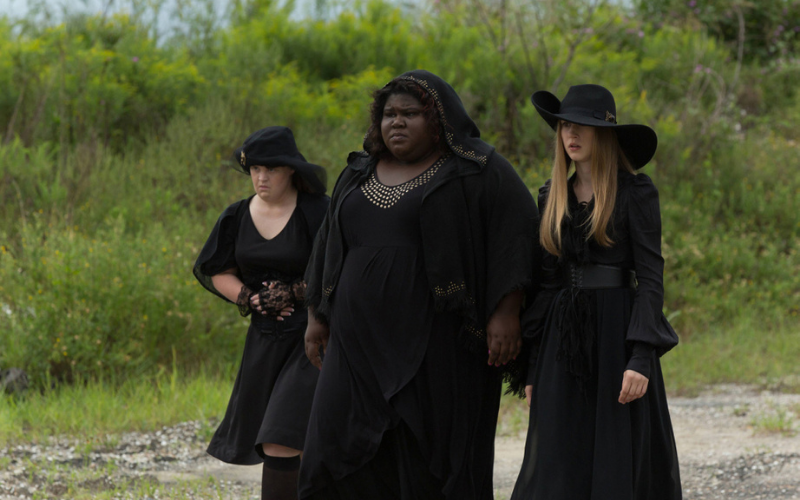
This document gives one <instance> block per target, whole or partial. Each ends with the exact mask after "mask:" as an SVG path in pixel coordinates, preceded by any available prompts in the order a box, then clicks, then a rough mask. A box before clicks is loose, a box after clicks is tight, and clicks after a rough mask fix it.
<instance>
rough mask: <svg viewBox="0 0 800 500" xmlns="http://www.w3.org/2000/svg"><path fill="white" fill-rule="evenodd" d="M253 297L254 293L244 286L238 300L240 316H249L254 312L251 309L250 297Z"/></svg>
mask: <svg viewBox="0 0 800 500" xmlns="http://www.w3.org/2000/svg"><path fill="white" fill-rule="evenodd" d="M252 295H253V291H252V290H250V289H249V288H247V287H246V286H244V285H243V286H242V289H241V290H240V291H239V297H238V298H237V299H236V305H237V306H238V307H239V314H241V315H242V317H246V316H249V315H250V312H251V311H252V309H250V297H251V296H252Z"/></svg>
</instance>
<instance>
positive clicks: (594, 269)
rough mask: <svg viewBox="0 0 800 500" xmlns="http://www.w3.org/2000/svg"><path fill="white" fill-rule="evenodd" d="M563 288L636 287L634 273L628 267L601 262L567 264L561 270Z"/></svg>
mask: <svg viewBox="0 0 800 500" xmlns="http://www.w3.org/2000/svg"><path fill="white" fill-rule="evenodd" d="M561 282H562V284H563V286H564V287H565V288H580V289H583V290H597V289H601V288H636V273H635V272H634V271H632V270H630V269H623V268H621V267H615V266H604V265H601V264H588V265H584V266H579V265H577V264H568V265H567V266H566V267H565V268H563V270H562V276H561Z"/></svg>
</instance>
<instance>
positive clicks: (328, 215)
mask: <svg viewBox="0 0 800 500" xmlns="http://www.w3.org/2000/svg"><path fill="white" fill-rule="evenodd" d="M355 157H358V158H362V156H361V155H355V156H354V154H352V153H351V154H350V156H349V157H348V165H349V164H350V163H351V162H352V161H353V159H354V158H355ZM351 174H352V172H351V169H350V168H345V169H344V170H343V171H342V173H341V174H339V178H338V179H336V184H335V185H334V187H333V191H332V192H331V197H330V200H326V203H327V205H326V206H327V209H326V210H325V212H324V214H325V215H324V217H322V223H321V224H320V226H319V230H318V231H317V233H316V236H315V237H314V245H313V247H312V248H311V257H309V260H308V266H307V267H306V273H305V276H304V279H305V281H306V300H305V306H306V307H309V308H311V309H312V310H313V311H314V315H315V316H316V317H317V319H318V320H320V321H324V322H327V307H326V303H325V304H324V303H323V301H324V299H325V298H326V297H325V286H326V284H325V282H326V279H328V280H330V276H331V268H335V267H338V264H340V263H341V261H342V259H343V258H344V254H343V249H342V246H341V241H340V240H341V237H337V235H336V234H333V241H331V235H332V232H335V231H336V230H337V228H335V227H333V226H334V223H333V222H334V221H335V214H336V213H337V210H338V208H339V205H340V204H341V201H342V190H343V189H344V184H345V183H346V181H345V179H347V178H350V177H352V175H351ZM328 286H329V287H330V286H331V285H330V284H328ZM328 292H330V290H328Z"/></svg>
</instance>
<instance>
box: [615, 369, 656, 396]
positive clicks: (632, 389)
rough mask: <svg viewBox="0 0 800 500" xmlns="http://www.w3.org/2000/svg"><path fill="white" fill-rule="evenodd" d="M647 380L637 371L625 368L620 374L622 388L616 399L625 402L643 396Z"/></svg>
mask: <svg viewBox="0 0 800 500" xmlns="http://www.w3.org/2000/svg"><path fill="white" fill-rule="evenodd" d="M649 381H650V380H649V379H648V378H647V377H645V376H644V375H642V374H641V373H639V372H637V371H633V370H625V373H624V374H623V375H622V390H621V391H620V392H619V400H618V401H619V402H620V403H622V404H625V403H630V402H631V401H635V400H637V399H639V398H640V397H642V396H644V394H645V393H646V392H647V383H648V382H649Z"/></svg>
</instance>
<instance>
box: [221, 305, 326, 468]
mask: <svg viewBox="0 0 800 500" xmlns="http://www.w3.org/2000/svg"><path fill="white" fill-rule="evenodd" d="M306 322H307V313H306V311H305V310H304V309H302V308H298V310H297V311H295V312H294V314H292V315H291V316H289V317H288V318H286V320H285V321H282V322H278V321H276V320H274V319H261V318H256V321H253V322H251V324H250V328H249V329H248V330H247V340H246V341H245V348H244V354H243V355H242V364H241V366H240V367H239V373H238V375H237V376H236V382H235V383H234V386H233V393H232V394H231V399H230V402H229V403H228V409H227V411H226V412H225V418H224V419H223V420H222V422H221V423H220V425H219V427H218V428H217V431H216V432H215V433H214V437H213V438H212V439H211V443H210V444H209V445H208V453H209V454H211V455H212V456H214V457H216V458H218V459H220V460H222V461H224V462H228V463H231V464H238V465H253V464H257V463H260V462H261V461H262V459H263V453H262V449H261V444H262V443H275V444H279V445H283V446H288V447H289V448H294V449H296V450H302V449H303V446H304V444H305V433H306V424H307V422H308V415H309V412H310V411H311V400H312V398H313V396H314V387H315V385H316V382H317V377H318V375H319V370H317V369H316V368H315V367H314V366H313V365H312V364H311V363H310V362H309V361H308V358H306V355H305V347H304V343H303V335H304V333H305V329H306ZM270 324H272V327H270Z"/></svg>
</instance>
